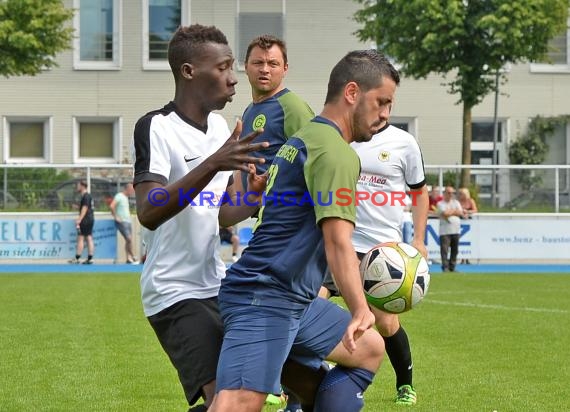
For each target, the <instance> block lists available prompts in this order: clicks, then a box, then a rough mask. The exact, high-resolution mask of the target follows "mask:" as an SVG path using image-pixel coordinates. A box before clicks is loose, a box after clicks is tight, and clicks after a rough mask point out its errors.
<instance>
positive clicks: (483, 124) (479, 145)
mask: <svg viewBox="0 0 570 412" xmlns="http://www.w3.org/2000/svg"><path fill="white" fill-rule="evenodd" d="M498 127H499V130H498V135H497V147H496V150H497V159H499V155H501V152H502V151H503V150H505V149H504V144H503V137H502V136H503V128H504V127H505V122H504V121H503V120H499V125H498ZM493 134H494V123H493V121H492V120H491V121H484V120H474V121H473V122H472V123H471V164H489V165H492V164H493ZM504 155H505V154H504V153H503V156H504ZM497 164H500V162H499V161H498V160H497Z"/></svg>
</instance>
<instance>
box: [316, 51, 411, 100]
mask: <svg viewBox="0 0 570 412" xmlns="http://www.w3.org/2000/svg"><path fill="white" fill-rule="evenodd" d="M384 76H386V77H389V78H391V79H392V80H393V81H394V83H396V85H398V84H400V74H399V73H398V70H396V68H394V66H393V65H392V63H390V61H389V60H388V59H387V58H386V56H384V55H383V54H382V53H380V52H379V51H377V50H373V49H371V50H355V51H351V52H350V53H348V54H347V55H346V56H344V57H343V58H342V59H341V60H340V61H339V62H338V63H337V64H336V66H334V68H333V69H332V71H331V75H330V78H329V85H328V90H327V97H326V99H325V104H327V103H330V102H333V101H334V100H335V99H336V98H337V97H338V96H339V94H340V92H341V91H342V90H343V89H344V86H346V84H347V83H349V82H355V83H356V84H357V85H358V87H360V88H361V89H362V90H363V91H364V92H367V91H368V90H370V89H373V88H375V87H378V86H379V85H380V84H382V77H384Z"/></svg>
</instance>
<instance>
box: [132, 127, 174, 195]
mask: <svg viewBox="0 0 570 412" xmlns="http://www.w3.org/2000/svg"><path fill="white" fill-rule="evenodd" d="M168 147H169V146H168V144H167V142H166V141H165V140H164V138H163V136H161V134H160V129H159V128H158V127H157V126H156V124H155V122H154V121H153V117H151V116H147V117H143V118H142V119H140V120H139V121H138V122H137V124H136V125H135V131H134V148H135V177H134V180H133V184H135V185H136V184H138V183H141V182H145V181H151V182H157V183H160V184H162V185H166V184H167V183H168V176H169V175H170V152H169V150H168Z"/></svg>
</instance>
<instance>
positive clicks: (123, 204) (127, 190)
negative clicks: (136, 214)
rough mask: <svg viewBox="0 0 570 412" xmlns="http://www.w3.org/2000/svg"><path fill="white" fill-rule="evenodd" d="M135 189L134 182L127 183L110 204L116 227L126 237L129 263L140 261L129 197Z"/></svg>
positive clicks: (126, 251)
mask: <svg viewBox="0 0 570 412" xmlns="http://www.w3.org/2000/svg"><path fill="white" fill-rule="evenodd" d="M134 194H135V189H134V188H133V184H132V183H127V184H126V185H125V187H124V188H123V190H122V191H121V192H119V193H117V194H116V195H115V197H114V198H113V201H112V202H111V204H110V205H109V209H111V214H112V215H113V219H115V227H116V228H117V230H118V231H119V233H120V234H121V235H122V236H123V239H125V255H126V257H127V263H130V264H133V263H138V262H137V259H136V258H135V255H134V253H133V225H132V222H131V210H130V207H129V198H130V197H132V196H134Z"/></svg>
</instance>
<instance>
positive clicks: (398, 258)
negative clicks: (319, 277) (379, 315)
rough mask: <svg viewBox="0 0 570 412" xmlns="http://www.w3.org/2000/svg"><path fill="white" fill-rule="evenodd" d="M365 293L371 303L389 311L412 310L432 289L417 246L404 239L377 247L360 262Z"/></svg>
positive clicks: (425, 266)
mask: <svg viewBox="0 0 570 412" xmlns="http://www.w3.org/2000/svg"><path fill="white" fill-rule="evenodd" d="M360 274H361V276H362V279H363V281H364V294H365V295H366V300H367V301H368V303H369V304H370V305H371V306H374V307H375V308H378V309H380V310H383V311H385V312H388V313H403V312H407V311H408V310H410V309H412V308H413V307H414V306H415V305H417V304H418V303H419V302H420V301H421V300H422V299H423V298H424V296H425V295H426V293H427V291H428V288H429V281H430V275H429V267H428V264H427V261H426V260H425V259H424V257H423V256H422V255H421V254H420V252H418V250H417V249H416V248H414V247H413V246H410V245H408V244H407V243H401V242H386V243H381V244H379V245H376V246H374V247H373V248H372V249H371V250H370V251H369V252H368V253H367V254H366V255H365V256H364V257H363V258H362V261H361V263H360Z"/></svg>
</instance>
